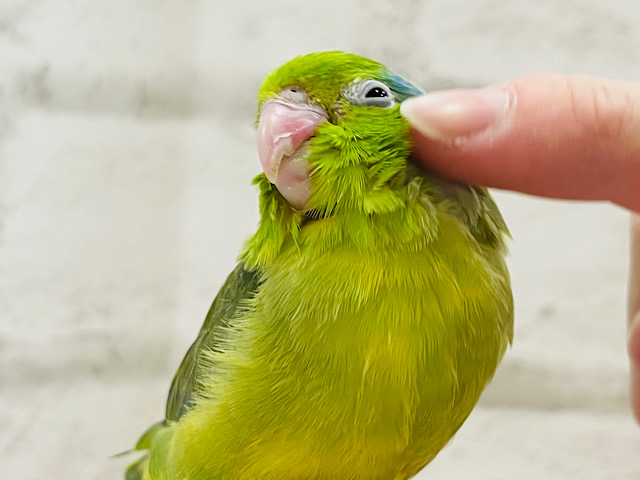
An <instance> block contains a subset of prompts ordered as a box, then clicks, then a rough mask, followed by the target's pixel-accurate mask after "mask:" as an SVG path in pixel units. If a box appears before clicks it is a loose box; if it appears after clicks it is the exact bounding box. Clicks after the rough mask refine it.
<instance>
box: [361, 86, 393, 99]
mask: <svg viewBox="0 0 640 480" xmlns="http://www.w3.org/2000/svg"><path fill="white" fill-rule="evenodd" d="M388 96H389V95H388V94H387V92H386V91H385V90H384V88H380V87H373V88H372V89H371V90H369V91H368V92H367V94H366V95H365V97H367V98H374V97H388Z"/></svg>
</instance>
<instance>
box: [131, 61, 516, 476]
mask: <svg viewBox="0 0 640 480" xmlns="http://www.w3.org/2000/svg"><path fill="white" fill-rule="evenodd" d="M420 93H421V90H420V89H418V88H417V87H416V86H415V85H413V84H412V83H410V82H409V81H407V80H405V79H404V78H402V77H400V76H398V75H396V74H394V73H392V72H390V71H389V70H387V68H385V67H384V66H383V65H381V64H379V63H377V62H375V61H372V60H369V59H367V58H363V57H360V56H356V55H352V54H347V53H342V52H321V53H312V54H309V55H305V56H301V57H298V58H295V59H293V60H291V61H290V62H288V63H286V64H285V65H283V66H282V67H280V68H279V69H277V70H276V71H274V72H273V73H271V74H270V75H269V76H268V77H267V79H266V80H265V82H264V84H263V85H262V87H261V88H260V91H259V95H258V99H259V113H258V123H257V137H258V153H259V157H260V162H261V164H262V168H263V171H264V173H263V174H260V175H258V177H256V179H255V180H254V183H255V184H256V185H257V186H258V188H259V190H260V217H261V218H260V223H259V226H258V229H257V232H256V233H255V234H254V235H253V237H251V238H250V239H249V240H248V241H247V243H246V245H245V248H244V250H243V251H242V253H241V255H240V257H239V263H238V266H237V267H236V269H235V270H234V271H233V272H232V273H231V275H229V277H228V278H227V280H226V282H225V284H224V285H223V286H222V288H221V290H220V292H219V293H218V295H217V297H216V298H215V300H214V302H213V305H212V306H211V308H210V310H209V313H208V314H207V317H206V319H205V321H204V325H203V327H202V329H201V331H200V333H199V335H198V337H197V339H196V340H195V342H194V343H193V345H192V346H191V348H190V349H189V351H188V352H187V354H186V356H185V358H184V360H183V361H182V364H181V365H180V367H179V369H178V371H177V373H176V375H175V377H174V379H173V383H172V384H171V388H170V391H169V398H168V402H167V408H166V418H165V420H163V421H161V422H159V423H157V424H155V425H153V426H152V427H151V428H150V429H149V430H147V432H146V433H145V434H144V435H143V436H142V438H141V439H140V441H139V442H138V444H137V446H136V447H135V449H136V450H148V452H147V453H146V454H145V456H144V457H142V458H141V459H140V460H139V461H138V462H136V463H134V464H133V465H131V466H130V467H129V469H128V470H127V473H126V478H127V480H141V479H144V480H148V479H153V480H187V479H188V480H364V479H367V480H377V479H379V480H403V479H407V478H410V477H412V476H414V475H415V474H416V473H417V472H418V471H420V470H421V469H422V468H423V467H424V466H425V465H426V464H427V463H429V461H431V460H432V459H433V458H434V456H435V455H436V454H437V453H438V451H440V450H441V449H442V448H443V447H444V446H445V444H446V443H447V442H448V441H449V440H450V439H451V437H452V436H453V435H454V433H455V432H456V431H457V430H458V428H460V426H461V425H462V423H463V422H464V421H465V419H466V418H467V416H468V415H469V413H470V412H471V410H472V409H473V407H474V405H475V404H476V402H477V400H478V398H479V396H480V394H481V392H482V390H483V389H484V387H485V385H486V384H487V383H488V382H489V380H490V379H491V378H492V376H493V374H494V371H495V369H496V367H497V365H498V363H499V362H500V360H501V358H502V356H503V354H504V352H505V350H506V348H507V346H508V344H510V342H511V339H512V334H513V299H512V294H511V287H510V280H509V274H508V271H507V268H506V265H505V262H504V255H505V253H506V249H505V237H507V236H508V232H507V228H506V225H505V223H504V221H503V219H502V217H501V215H500V213H499V211H498V208H497V207H496V205H495V203H494V202H493V200H492V199H491V197H490V196H489V194H488V193H487V191H486V190H484V189H482V188H478V187H475V186H470V185H463V184H459V183H454V182H451V181H447V180H444V179H442V178H438V177H436V176H434V175H432V174H429V173H427V172H425V171H422V170H421V169H419V168H418V167H416V166H415V165H414V164H413V163H412V162H411V136H410V129H409V124H408V123H407V121H406V120H405V119H404V118H403V117H402V116H401V115H400V112H399V105H400V103H401V102H402V101H403V100H405V99H406V98H408V97H411V96H414V95H418V94H420Z"/></svg>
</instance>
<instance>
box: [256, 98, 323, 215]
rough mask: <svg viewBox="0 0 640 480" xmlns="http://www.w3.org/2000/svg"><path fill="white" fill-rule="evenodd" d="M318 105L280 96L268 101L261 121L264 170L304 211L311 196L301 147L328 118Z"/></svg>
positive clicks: (259, 124) (289, 198)
mask: <svg viewBox="0 0 640 480" xmlns="http://www.w3.org/2000/svg"><path fill="white" fill-rule="evenodd" d="M327 117H328V116H327V113H326V112H325V111H324V109H322V108H321V107H319V106H317V105H308V104H302V105H300V104H296V103H290V102H286V101H281V100H279V99H275V100H270V101H268V102H266V103H265V104H264V105H263V106H262V109H261V110H260V121H259V122H258V155H259V156H260V163H261V164H262V169H263V171H264V173H265V175H266V176H267V178H268V179H269V181H270V182H271V183H273V184H274V185H275V186H276V187H277V188H278V190H279V191H280V193H281V194H282V195H283V196H284V197H285V198H286V199H287V201H288V202H289V203H290V204H291V206H293V207H294V208H296V209H298V210H302V209H303V208H304V206H305V204H306V203H307V201H308V200H309V197H310V195H311V185H310V181H309V170H308V165H307V163H306V162H305V161H304V157H305V156H306V152H305V151H304V149H303V148H300V147H301V146H302V144H303V143H304V142H305V141H306V140H307V139H309V137H311V136H312V135H313V133H314V132H315V130H316V128H317V127H318V125H320V124H321V123H322V122H324V121H325V120H327Z"/></svg>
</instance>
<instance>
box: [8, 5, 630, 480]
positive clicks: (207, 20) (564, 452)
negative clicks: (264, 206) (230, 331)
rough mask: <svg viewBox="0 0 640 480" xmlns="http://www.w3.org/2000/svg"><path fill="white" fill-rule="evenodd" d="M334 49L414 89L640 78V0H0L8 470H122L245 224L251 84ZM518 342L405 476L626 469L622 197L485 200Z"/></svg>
mask: <svg viewBox="0 0 640 480" xmlns="http://www.w3.org/2000/svg"><path fill="white" fill-rule="evenodd" d="M329 49H340V50H347V51H352V52H354V53H359V54H363V55H366V56H370V57H372V58H375V59H377V60H379V61H381V62H383V63H385V64H386V65H387V66H389V67H390V68H391V69H392V70H395V71H396V72H398V73H400V74H403V75H404V76H406V77H408V78H410V79H412V80H414V81H415V82H416V83H418V84H421V85H422V86H424V87H425V88H427V89H434V88H443V87H452V86H476V85H483V84H487V83H491V82H498V81H502V80H505V79H507V78H509V77H513V76H517V75H521V74H525V73H534V72H542V71H555V72H567V73H574V72H580V73H588V74H594V75H601V76H608V77H614V78H620V79H627V80H640V3H638V2H636V1H634V0H617V1H615V2H604V1H595V0H581V1H577V0H574V1H571V0H565V1H562V2H558V1H552V0H535V1H534V0H522V1H519V2H510V1H507V0H472V1H468V0H464V1H463V0H427V1H418V0H414V1H412V0H386V1H383V0H376V1H364V0H361V1H348V0H326V1H322V2H320V1H318V2H301V1H295V2H294V1H275V0H272V1H270V2H257V1H253V2H251V1H244V2H243V1H236V2H226V1H225V2H223V1H203V0H200V1H198V0H183V1H180V2H178V1H168V0H154V1H151V0H111V1H109V2H106V1H103V2H82V1H73V0H58V1H54V0H0V465H2V469H1V471H2V474H1V476H2V477H3V478H11V479H18V480H21V479H43V478H47V479H51V480H54V479H55V480H57V479H61V480H62V479H70V478H78V479H80V478H82V479H94V480H103V479H104V480H106V479H116V478H121V476H122V470H123V468H124V466H125V465H126V463H127V460H123V459H115V460H113V459H109V458H108V457H109V456H110V455H112V454H114V453H117V452H119V451H122V450H124V449H127V448H129V447H130V446H132V445H133V444H134V443H135V441H136V440H137V438H138V435H139V434H140V433H141V432H142V431H143V430H144V429H145V428H146V427H147V426H148V425H149V424H151V423H152V422H154V421H156V420H158V419H160V418H161V417H162V415H163V408H164V400H165V395H166V391H167V388H168V385H169V382H170V380H171V377H172V375H173V372H174V370H175V368H176V367H177V365H178V363H179V361H180V359H181V357H182V355H183V353H184V351H185V350H186V348H187V347H188V345H189V344H190V343H191V341H192V340H193V338H194V337H195V335H196V333H197V330H198V329H199V327H200V324H201V322H202V320H203V318H204V315H205V313H206V311H207V309H208V307H209V304H210V302H211V300H212V299H213V297H214V295H215V293H216V292H217V289H218V288H219V286H220V285H221V283H222V282H223V280H224V278H225V277H226V275H227V273H229V272H230V270H231V269H232V268H233V266H234V263H235V257H236V255H237V253H238V251H239V248H240V246H241V243H242V241H243V239H244V238H246V237H247V236H248V235H249V234H250V232H251V231H252V230H253V229H254V228H255V225H256V221H257V213H256V210H257V197H256V193H255V191H254V189H253V188H252V187H251V186H250V180H251V178H252V177H253V175H254V174H255V173H257V172H258V161H257V155H256V151H255V146H254V143H255V142H254V133H253V121H254V117H255V105H254V98H255V91H256V89H257V87H258V85H259V83H260V81H261V80H262V78H263V77H264V76H265V75H266V73H267V72H268V71H269V70H271V69H273V68H275V67H277V66H279V65H280V64H281V63H283V62H284V61H286V60H288V59H290V58H291V57H293V56H296V55H299V54H302V53H307V52H310V51H315V50H329ZM496 196H497V199H498V202H499V203H500V206H501V208H502V211H503V213H504V215H505V217H506V219H507V221H508V223H509V225H510V227H511V230H512V233H513V237H514V240H513V242H512V246H511V251H512V255H511V257H510V265H511V270H512V275H513V283H514V290H515V296H516V306H517V312H516V313H517V315H516V338H515V343H514V346H513V348H512V349H511V350H510V351H509V352H508V353H507V356H506V359H505V361H504V363H503V365H502V367H501V369H500V370H499V373H498V374H497V376H496V378H495V380H494V382H493V384H492V385H491V386H490V388H489V389H488V391H487V392H486V394H485V396H484V398H483V400H482V402H481V405H480V407H479V408H478V409H477V410H476V411H475V412H474V414H472V416H471V418H470V419H469V421H468V422H467V424H466V425H465V426H464V427H463V428H462V430H461V431H460V432H459V434H458V435H457V437H456V438H455V439H454V441H453V442H452V444H451V445H450V446H449V447H448V448H447V449H445V451H444V452H443V453H442V454H441V455H440V456H439V457H438V458H437V459H436V460H435V461H434V462H433V464H432V465H430V466H428V467H427V468H426V469H425V471H424V472H423V473H421V474H420V476H419V478H421V479H424V480H427V479H436V478H447V479H450V480H451V479H465V480H467V479H487V478H490V479H495V480H502V479H515V478H517V479H519V480H527V479H531V480H533V479H536V480H537V479H541V478H544V479H546V480H555V479H568V478H580V479H581V480H590V479H594V480H595V479H598V480H599V479H603V478H615V479H617V480H625V479H632V478H633V479H637V478H640V461H639V460H640V456H639V454H640V428H638V427H637V425H635V424H634V422H633V420H632V418H631V415H630V414H629V411H628V407H627V400H626V389H627V376H626V375H627V363H626V356H625V325H624V321H625V319H624V313H625V279H626V273H627V272H626V269H627V266H626V262H627V258H628V255H627V248H628V242H627V220H628V218H627V217H628V215H627V214H626V213H625V212H624V211H622V210H621V209H619V208H616V207H614V206H611V205H606V204H581V203H570V202H557V201H549V200H540V199H534V198H530V197H524V196H519V195H515V194H508V193H500V192H498V193H497V194H496Z"/></svg>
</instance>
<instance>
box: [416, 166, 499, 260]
mask: <svg viewBox="0 0 640 480" xmlns="http://www.w3.org/2000/svg"><path fill="white" fill-rule="evenodd" d="M416 177H420V178H421V179H422V183H421V187H420V188H421V189H422V191H423V192H424V193H426V194H427V196H428V198H429V199H430V201H432V202H434V203H436V204H440V205H442V206H444V207H445V208H446V210H447V211H448V213H449V214H450V215H453V216H454V217H456V218H459V219H460V220H462V221H463V222H464V223H465V224H466V225H467V226H468V227H469V231H470V233H471V235H473V237H474V238H475V239H476V241H477V242H478V243H479V244H480V245H483V246H485V247H488V248H493V249H496V250H497V251H498V252H499V253H501V254H502V253H504V252H505V249H506V248H505V237H508V236H509V229H508V228H507V224H506V223H505V221H504V219H503V218H502V215H501V214H500V210H498V206H497V205H496V203H495V202H494V201H493V198H491V195H490V194H489V191H488V190H487V189H486V188H482V187H478V186H475V185H468V184H466V183H459V182H454V181H452V180H447V179H444V178H441V177H438V176H435V175H433V174H430V173H427V172H425V171H424V170H422V169H421V168H419V167H417V166H414V165H409V166H408V167H407V181H411V179H415V178H416Z"/></svg>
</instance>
